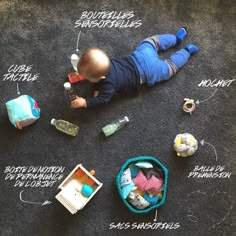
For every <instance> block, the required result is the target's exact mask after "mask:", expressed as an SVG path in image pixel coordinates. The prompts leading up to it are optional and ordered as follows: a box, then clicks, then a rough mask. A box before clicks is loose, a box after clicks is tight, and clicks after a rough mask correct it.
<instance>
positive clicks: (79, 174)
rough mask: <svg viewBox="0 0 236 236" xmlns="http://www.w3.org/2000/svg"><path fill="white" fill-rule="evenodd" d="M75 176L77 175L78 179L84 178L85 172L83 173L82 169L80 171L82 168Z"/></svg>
mask: <svg viewBox="0 0 236 236" xmlns="http://www.w3.org/2000/svg"><path fill="white" fill-rule="evenodd" d="M75 174H76V175H77V176H78V177H82V176H84V175H85V173H84V171H83V170H82V169H80V168H79V169H78V170H77V171H76V172H75Z"/></svg>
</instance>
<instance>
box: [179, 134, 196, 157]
mask: <svg viewBox="0 0 236 236" xmlns="http://www.w3.org/2000/svg"><path fill="white" fill-rule="evenodd" d="M174 149H175V151H176V152H177V155H178V156H181V157H188V156H192V155H193V154H194V153H195V152H196V151H197V149H198V141H197V140H196V139H195V138H194V137H193V135H191V134H188V133H184V134H178V135H176V137H175V140H174Z"/></svg>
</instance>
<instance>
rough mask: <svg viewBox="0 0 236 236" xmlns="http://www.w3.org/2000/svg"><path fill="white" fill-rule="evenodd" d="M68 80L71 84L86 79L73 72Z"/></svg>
mask: <svg viewBox="0 0 236 236" xmlns="http://www.w3.org/2000/svg"><path fill="white" fill-rule="evenodd" d="M68 78H69V81H70V83H71V84H74V83H77V82H79V81H82V80H84V77H83V76H81V75H79V74H78V73H77V72H71V73H69V74H68Z"/></svg>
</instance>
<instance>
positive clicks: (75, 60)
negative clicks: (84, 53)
mask: <svg viewBox="0 0 236 236" xmlns="http://www.w3.org/2000/svg"><path fill="white" fill-rule="evenodd" d="M70 62H71V64H72V66H73V68H74V70H75V71H78V69H77V65H78V62H79V56H78V55H77V54H72V55H71V57H70Z"/></svg>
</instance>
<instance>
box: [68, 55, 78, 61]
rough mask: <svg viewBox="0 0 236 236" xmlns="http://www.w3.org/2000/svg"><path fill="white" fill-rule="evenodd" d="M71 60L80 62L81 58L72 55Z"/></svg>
mask: <svg viewBox="0 0 236 236" xmlns="http://www.w3.org/2000/svg"><path fill="white" fill-rule="evenodd" d="M70 59H71V60H73V61H78V60H79V57H78V55H76V54H72V55H71V57H70Z"/></svg>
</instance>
